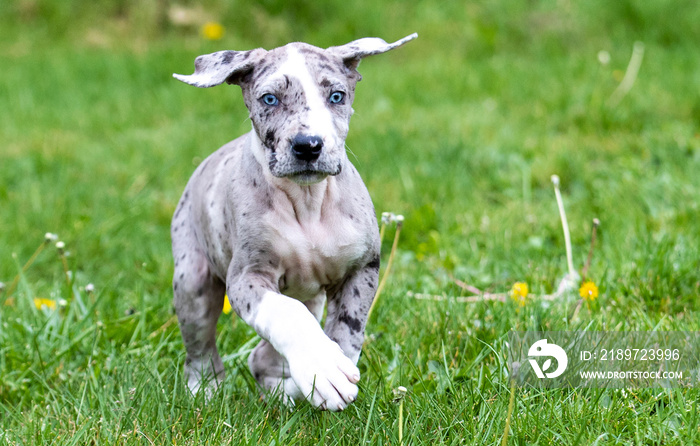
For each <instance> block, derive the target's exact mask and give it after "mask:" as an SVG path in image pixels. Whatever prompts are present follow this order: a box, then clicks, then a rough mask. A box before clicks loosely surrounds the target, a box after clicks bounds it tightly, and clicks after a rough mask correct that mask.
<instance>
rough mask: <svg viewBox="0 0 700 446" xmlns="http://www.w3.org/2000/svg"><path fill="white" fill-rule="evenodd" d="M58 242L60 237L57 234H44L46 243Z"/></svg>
mask: <svg viewBox="0 0 700 446" xmlns="http://www.w3.org/2000/svg"><path fill="white" fill-rule="evenodd" d="M56 240H58V236H57V235H56V234H54V233H52V232H47V233H46V234H44V241H45V242H46V243H51V242H55V241H56Z"/></svg>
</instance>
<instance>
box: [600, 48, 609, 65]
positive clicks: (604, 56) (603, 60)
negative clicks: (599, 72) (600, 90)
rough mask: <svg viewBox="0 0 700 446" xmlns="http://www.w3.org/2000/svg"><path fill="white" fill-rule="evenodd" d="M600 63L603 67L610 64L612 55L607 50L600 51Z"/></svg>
mask: <svg viewBox="0 0 700 446" xmlns="http://www.w3.org/2000/svg"><path fill="white" fill-rule="evenodd" d="M598 62H600V64H601V65H607V64H609V63H610V53H608V52H607V51H605V50H600V51H598Z"/></svg>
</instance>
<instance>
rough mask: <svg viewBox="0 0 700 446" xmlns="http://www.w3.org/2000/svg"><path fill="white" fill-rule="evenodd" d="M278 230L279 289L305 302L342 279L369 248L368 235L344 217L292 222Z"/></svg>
mask: <svg viewBox="0 0 700 446" xmlns="http://www.w3.org/2000/svg"><path fill="white" fill-rule="evenodd" d="M277 229H278V231H276V232H277V234H276V235H277V237H278V240H277V243H276V245H275V246H276V251H277V254H278V255H279V257H280V264H281V267H282V269H283V280H282V281H281V282H282V283H281V286H282V289H281V290H280V291H281V292H283V293H284V294H286V295H288V296H291V297H294V298H296V299H299V300H302V301H303V300H307V299H311V298H313V297H315V296H316V295H318V294H319V293H320V292H322V291H323V290H324V289H325V287H327V286H329V285H332V284H334V283H337V282H338V281H340V280H342V278H343V277H345V275H346V274H347V273H348V271H349V270H350V269H351V268H352V267H354V266H355V265H356V263H357V261H358V260H359V259H360V258H361V257H362V255H363V254H364V252H365V251H366V249H367V240H366V235H365V234H363V233H362V232H361V231H360V230H358V228H356V227H354V226H353V225H351V224H349V223H347V222H344V221H342V219H333V220H330V221H319V222H315V223H305V224H299V223H298V222H294V223H291V222H290V223H289V224H284V225H281V226H280V227H279V228H277Z"/></svg>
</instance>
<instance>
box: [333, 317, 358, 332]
mask: <svg viewBox="0 0 700 446" xmlns="http://www.w3.org/2000/svg"><path fill="white" fill-rule="evenodd" d="M338 321H340V322H342V323H344V324H345V325H347V326H348V328H349V329H350V332H351V333H357V332H358V331H360V330H361V329H362V322H360V320H359V319H357V318H354V317H352V316H350V315H349V314H347V313H342V314H341V315H340V316H338Z"/></svg>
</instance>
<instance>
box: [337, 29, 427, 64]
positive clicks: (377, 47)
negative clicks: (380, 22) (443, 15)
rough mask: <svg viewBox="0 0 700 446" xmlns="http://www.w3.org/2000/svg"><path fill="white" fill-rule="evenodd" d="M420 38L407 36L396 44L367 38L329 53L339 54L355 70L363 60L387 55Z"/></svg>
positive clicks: (338, 47)
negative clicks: (378, 55)
mask: <svg viewBox="0 0 700 446" xmlns="http://www.w3.org/2000/svg"><path fill="white" fill-rule="evenodd" d="M416 37H418V34H417V33H413V34H411V35H410V36H406V37H404V38H403V39H401V40H397V41H396V42H394V43H386V42H385V41H384V40H382V39H380V38H378V37H365V38H364V39H359V40H354V41H352V42H350V43H346V44H345V45H341V46H332V47H330V48H328V50H327V51H330V52H332V53H335V54H337V55H338V56H340V58H342V59H343V61H344V62H345V65H347V66H348V68H350V69H355V68H357V66H358V65H359V64H360V61H361V60H362V58H364V57H367V56H373V55H375V54H381V53H386V52H387V51H390V50H393V49H394V48H398V47H400V46H401V45H403V44H404V43H407V42H410V41H411V40H413V39H415V38H416Z"/></svg>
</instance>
